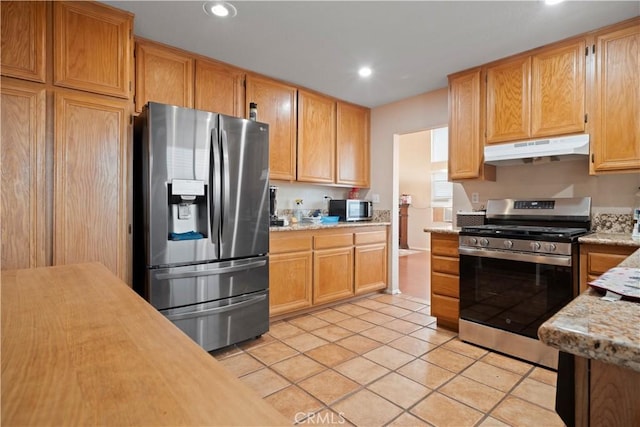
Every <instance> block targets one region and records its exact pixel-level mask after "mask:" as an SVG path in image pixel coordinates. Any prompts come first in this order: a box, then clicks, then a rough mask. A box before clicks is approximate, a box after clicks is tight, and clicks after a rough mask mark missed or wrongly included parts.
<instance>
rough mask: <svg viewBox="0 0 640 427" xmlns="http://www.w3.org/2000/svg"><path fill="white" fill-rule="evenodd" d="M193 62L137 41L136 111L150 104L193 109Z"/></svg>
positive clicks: (167, 49) (164, 48) (175, 52)
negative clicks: (150, 102) (155, 103)
mask: <svg viewBox="0 0 640 427" xmlns="http://www.w3.org/2000/svg"><path fill="white" fill-rule="evenodd" d="M193 80H194V79H193V58H192V57H191V56H189V55H188V54H187V53H186V52H183V51H181V50H178V49H173V48H170V47H167V46H163V45H160V44H156V43H152V42H148V41H146V40H144V41H143V40H137V41H136V96H135V100H136V111H137V112H140V111H142V107H143V106H144V105H145V104H146V103H147V102H149V101H153V102H159V103H161V104H169V105H177V106H179V107H187V108H193Z"/></svg>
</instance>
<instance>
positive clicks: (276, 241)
mask: <svg viewBox="0 0 640 427" xmlns="http://www.w3.org/2000/svg"><path fill="white" fill-rule="evenodd" d="M280 233H286V231H284V232H283V231H281V232H280ZM289 234H293V235H291V236H287V237H285V238H273V237H272V238H271V239H270V240H269V252H270V253H272V254H279V253H286V252H301V251H310V250H311V236H296V235H295V233H289Z"/></svg>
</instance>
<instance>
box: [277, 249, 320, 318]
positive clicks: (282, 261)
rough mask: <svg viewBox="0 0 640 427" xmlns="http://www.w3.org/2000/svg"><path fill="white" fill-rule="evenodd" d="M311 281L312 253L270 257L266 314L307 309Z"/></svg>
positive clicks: (309, 301) (309, 303) (309, 304)
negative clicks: (267, 310)
mask: <svg viewBox="0 0 640 427" xmlns="http://www.w3.org/2000/svg"><path fill="white" fill-rule="evenodd" d="M312 280H313V257H312V254H311V251H307V252H294V253H288V254H272V255H269V314H270V315H271V316H275V315H278V314H283V313H288V312H291V311H295V310H299V309H302V308H305V307H310V306H311V290H312V283H313V282H312Z"/></svg>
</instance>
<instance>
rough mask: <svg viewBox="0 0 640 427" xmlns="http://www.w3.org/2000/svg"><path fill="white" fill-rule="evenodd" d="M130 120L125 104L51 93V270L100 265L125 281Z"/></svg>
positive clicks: (98, 98)
mask: <svg viewBox="0 0 640 427" xmlns="http://www.w3.org/2000/svg"><path fill="white" fill-rule="evenodd" d="M129 117H130V107H129V102H128V101H125V100H122V101H120V100H116V99H114V98H107V97H101V96H98V95H90V94H83V93H80V92H72V91H63V90H60V91H56V93H55V130H56V131H55V147H54V175H55V187H54V240H53V245H54V246H53V263H54V265H60V264H73V263H80V262H91V261H99V262H101V263H103V264H104V265H105V266H106V267H107V268H108V269H109V270H111V271H112V272H113V273H114V274H116V275H117V276H118V277H120V278H121V279H122V280H124V281H125V282H128V281H129V280H128V279H129V277H128V276H129V273H128V272H129V268H128V265H129V264H128V262H127V254H128V253H127V252H128V249H127V247H128V242H127V238H128V237H127V236H128V233H127V219H128V210H127V194H128V190H127V188H129V186H128V185H127V180H128V167H127V153H128V137H129V133H130V129H129Z"/></svg>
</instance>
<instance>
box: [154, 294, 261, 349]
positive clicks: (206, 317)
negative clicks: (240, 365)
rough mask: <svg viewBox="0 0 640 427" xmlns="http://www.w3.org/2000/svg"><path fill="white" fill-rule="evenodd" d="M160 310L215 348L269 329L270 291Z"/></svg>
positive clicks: (211, 347)
mask: <svg viewBox="0 0 640 427" xmlns="http://www.w3.org/2000/svg"><path fill="white" fill-rule="evenodd" d="M160 312H161V313H162V314H164V315H165V316H166V317H167V318H168V319H169V320H171V321H172V322H173V324H175V325H176V326H177V327H178V328H180V329H181V330H182V331H183V332H184V333H185V334H187V335H188V336H189V337H191V339H193V340H194V341H195V342H197V343H198V344H199V345H200V346H201V347H202V348H204V349H205V350H207V351H211V350H216V349H218V348H221V347H225V346H228V345H231V344H235V343H237V342H240V341H244V340H247V339H250V338H255V337H258V336H260V335H262V334H264V333H265V332H267V331H268V330H269V291H266V290H265V291H262V292H256V293H253V294H249V295H242V296H239V297H235V298H227V299H223V300H219V301H212V302H208V303H205V304H196V305H193V306H188V307H181V308H175V309H170V310H160Z"/></svg>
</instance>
